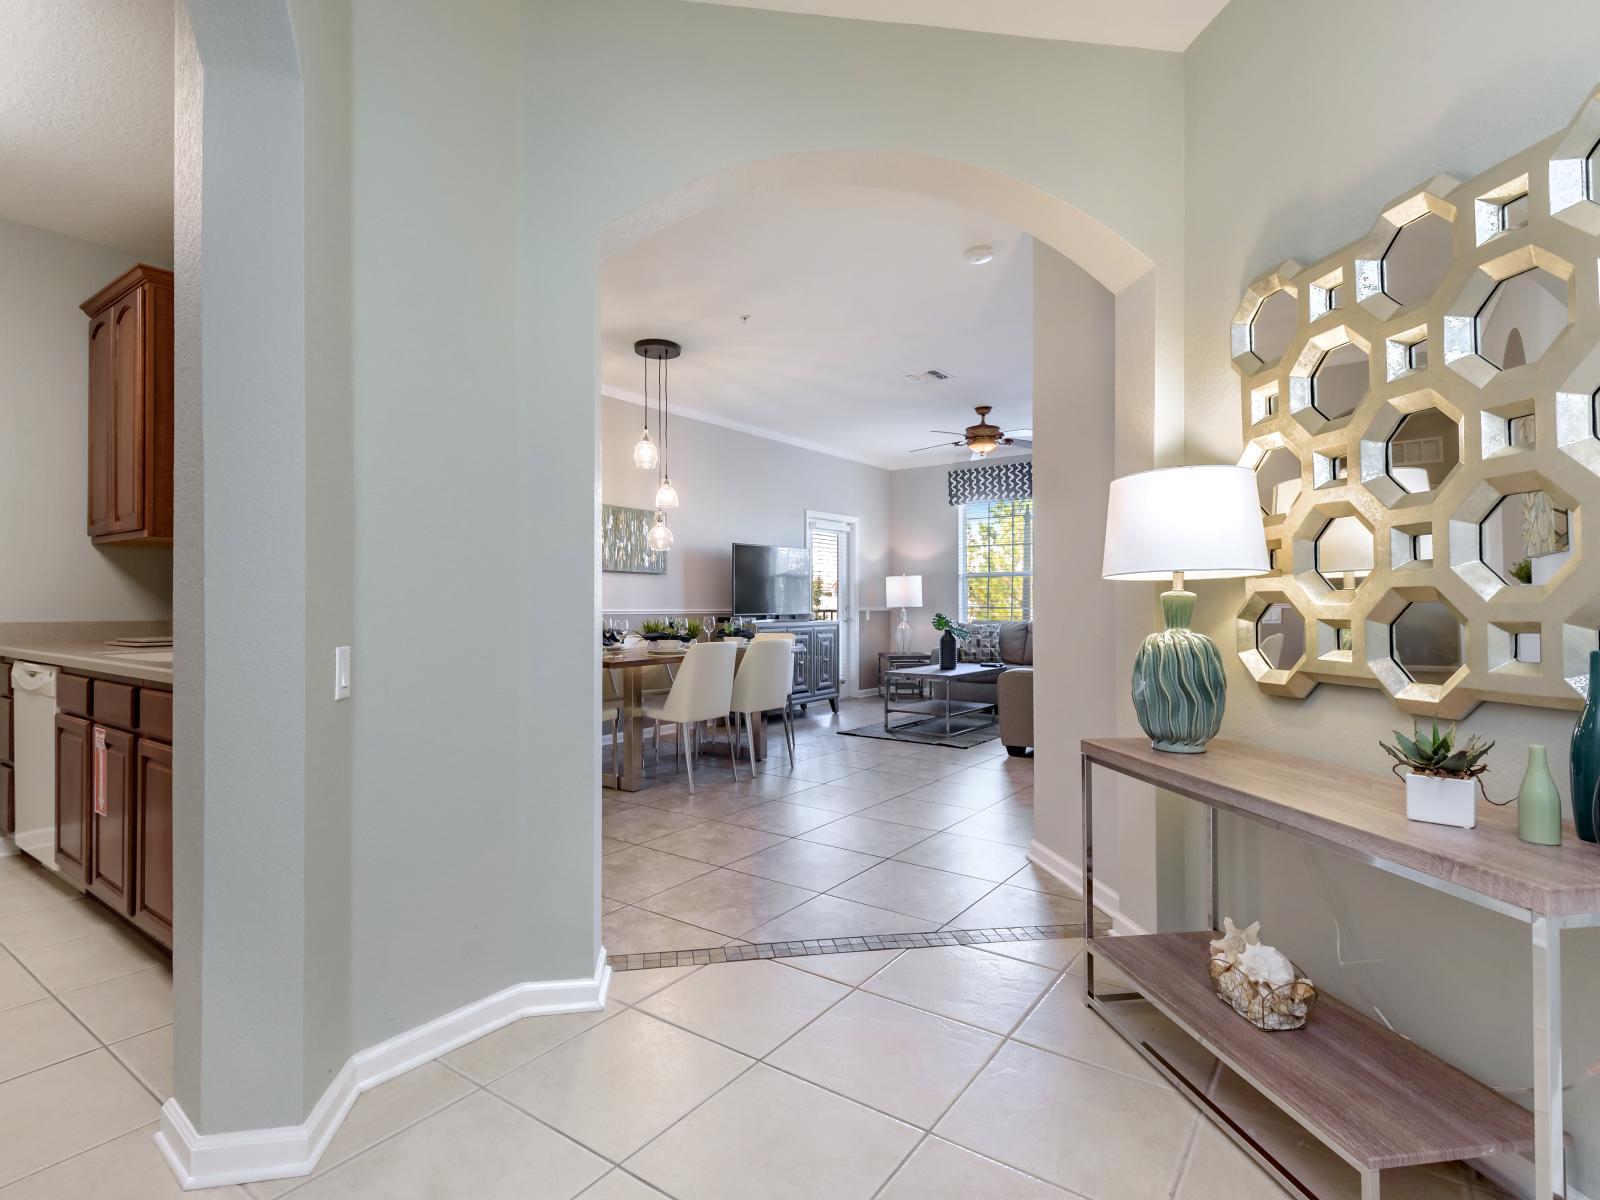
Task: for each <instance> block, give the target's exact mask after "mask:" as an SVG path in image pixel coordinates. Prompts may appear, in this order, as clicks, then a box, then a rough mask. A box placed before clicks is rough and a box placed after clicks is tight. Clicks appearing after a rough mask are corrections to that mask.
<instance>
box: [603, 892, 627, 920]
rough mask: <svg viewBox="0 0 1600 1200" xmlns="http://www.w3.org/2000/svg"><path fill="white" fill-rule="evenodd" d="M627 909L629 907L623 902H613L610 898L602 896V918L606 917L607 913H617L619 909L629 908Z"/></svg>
mask: <svg viewBox="0 0 1600 1200" xmlns="http://www.w3.org/2000/svg"><path fill="white" fill-rule="evenodd" d="M627 907H628V906H627V905H626V904H624V903H623V902H622V901H621V900H613V899H611V898H610V897H609V896H601V897H600V915H601V916H605V914H606V913H613V912H616V911H617V909H619V908H627Z"/></svg>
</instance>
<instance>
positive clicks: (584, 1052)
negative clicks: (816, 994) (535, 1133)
mask: <svg viewBox="0 0 1600 1200" xmlns="http://www.w3.org/2000/svg"><path fill="white" fill-rule="evenodd" d="M749 1065H750V1060H749V1059H748V1058H746V1057H744V1056H743V1055H742V1054H735V1053H734V1052H733V1051H732V1050H728V1049H726V1048H725V1047H722V1046H718V1045H716V1044H715V1043H713V1042H708V1041H706V1040H705V1039H704V1038H701V1037H696V1036H695V1035H694V1034H692V1033H687V1032H685V1031H684V1030H682V1029H677V1028H675V1027H674V1026H671V1025H668V1024H667V1023H666V1022H665V1021H658V1020H656V1019H655V1018H654V1017H651V1016H647V1015H645V1014H644V1013H641V1012H638V1011H637V1010H634V1009H630V1010H628V1011H627V1012H625V1013H622V1014H621V1015H620V1016H617V1017H614V1018H612V1019H611V1020H609V1021H606V1022H604V1023H603V1024H600V1025H597V1026H595V1027H594V1028H593V1029H591V1030H589V1031H588V1032H587V1033H584V1034H581V1035H579V1036H578V1037H576V1038H573V1039H572V1040H571V1041H570V1042H567V1043H566V1044H565V1045H563V1046H558V1047H557V1048H556V1049H554V1050H552V1051H550V1053H548V1054H546V1055H544V1056H543V1057H542V1058H538V1059H535V1060H534V1061H533V1062H531V1063H529V1064H528V1065H527V1066H525V1067H521V1068H519V1069H518V1070H516V1071H513V1072H512V1073H511V1074H510V1075H507V1076H506V1077H505V1078H503V1079H501V1080H499V1081H497V1082H496V1083H493V1084H491V1085H490V1088H491V1090H492V1091H494V1092H495V1093H497V1094H498V1095H501V1096H503V1097H505V1098H506V1099H507V1100H510V1101H511V1102H512V1103H513V1104H515V1105H516V1106H517V1107H518V1108H521V1109H522V1110H524V1111H525V1112H530V1113H532V1114H533V1115H534V1116H536V1117H538V1118H539V1119H540V1120H542V1121H545V1122H548V1123H549V1124H550V1125H552V1126H554V1127H555V1128H556V1129H558V1130H560V1131H561V1132H562V1133H565V1134H566V1135H567V1136H569V1137H572V1138H576V1139H577V1140H578V1141H580V1142H582V1143H583V1144H584V1145H586V1146H589V1147H591V1148H592V1149H594V1150H596V1151H598V1152H599V1153H600V1154H603V1155H605V1156H606V1157H607V1158H609V1159H612V1160H613V1161H620V1160H621V1159H623V1158H625V1157H626V1156H627V1155H629V1154H632V1153H633V1152H634V1151H635V1150H637V1149H638V1148H639V1147H640V1146H643V1145H644V1144H645V1143H646V1142H648V1141H649V1140H650V1139H651V1138H653V1137H655V1136H656V1135H657V1134H659V1133H660V1132H661V1131H662V1130H663V1129H665V1128H667V1126H669V1125H671V1124H672V1123H673V1122H674V1121H676V1120H678V1119H679V1118H680V1117H682V1116H683V1115H684V1114H685V1113H687V1112H689V1111H690V1110H691V1109H693V1108H694V1107H695V1106H696V1105H697V1104H699V1103H701V1102H702V1101H704V1100H705V1099H706V1098H707V1097H709V1096H710V1095H712V1093H714V1092H716V1091H717V1090H718V1089H719V1088H721V1087H723V1086H724V1085H726V1084H727V1083H728V1082H729V1081H731V1080H732V1079H733V1078H734V1077H735V1076H737V1075H738V1074H739V1073H740V1072H741V1071H743V1070H744V1069H745V1068H746V1067H747V1066H749Z"/></svg>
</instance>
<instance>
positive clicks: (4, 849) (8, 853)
mask: <svg viewBox="0 0 1600 1200" xmlns="http://www.w3.org/2000/svg"><path fill="white" fill-rule="evenodd" d="M21 853H22V851H21V850H20V849H18V848H17V844H16V843H15V842H14V841H12V840H11V839H10V838H8V837H0V858H13V857H15V856H16V855H18V854H21Z"/></svg>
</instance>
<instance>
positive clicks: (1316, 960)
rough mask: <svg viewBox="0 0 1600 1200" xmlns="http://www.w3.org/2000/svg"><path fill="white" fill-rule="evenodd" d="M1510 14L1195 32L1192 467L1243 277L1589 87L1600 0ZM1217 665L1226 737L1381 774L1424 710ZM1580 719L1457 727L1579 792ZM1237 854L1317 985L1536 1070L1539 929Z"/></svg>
mask: <svg viewBox="0 0 1600 1200" xmlns="http://www.w3.org/2000/svg"><path fill="white" fill-rule="evenodd" d="M1506 20H1507V18H1506V13H1505V10H1504V9H1503V7H1501V6H1498V5H1496V4H1493V3H1490V2H1489V0H1410V2H1409V3H1406V4H1393V3H1385V2H1383V0H1352V2H1351V3H1346V4H1340V5H1336V6H1329V5H1326V4H1318V3H1313V2H1312V0H1233V3H1232V4H1230V5H1229V6H1228V7H1227V8H1226V9H1224V10H1223V12H1222V14H1221V15H1220V16H1219V17H1218V18H1217V19H1216V21H1214V22H1213V23H1212V25H1211V26H1210V27H1209V28H1208V29H1207V30H1206V31H1205V32H1204V33H1203V34H1201V35H1200V37H1199V39H1198V40H1197V41H1196V42H1195V44H1194V46H1193V47H1192V48H1191V50H1190V52H1189V53H1188V55H1187V56H1186V60H1185V61H1186V65H1187V68H1188V147H1187V164H1188V165H1187V171H1186V186H1187V197H1188V201H1187V230H1188V236H1187V245H1188V270H1187V276H1186V277H1187V279H1188V291H1187V303H1186V309H1187V345H1188V369H1187V372H1186V378H1187V391H1188V420H1187V429H1188V452H1189V459H1190V461H1193V462H1219V461H1229V462H1231V461H1233V460H1234V458H1235V456H1236V455H1237V454H1238V453H1239V450H1240V448H1241V445H1242V435H1241V432H1240V427H1239V403H1238V389H1237V382H1236V377H1235V376H1234V374H1233V372H1232V370H1231V369H1230V367H1229V363H1228V323H1229V321H1230V319H1231V317H1232V315H1233V311H1234V309H1235V308H1236V307H1237V305H1238V302H1239V297H1240V295H1241V294H1242V292H1243V290H1244V288H1245V286H1246V285H1247V284H1248V283H1249V282H1250V280H1252V279H1254V278H1255V277H1256V276H1258V275H1259V274H1261V273H1262V272H1263V271H1266V270H1270V269H1271V268H1272V267H1274V266H1276V265H1277V264H1278V263H1279V262H1281V261H1282V260H1283V259H1285V258H1288V257H1295V258H1298V259H1299V260H1300V261H1302V262H1307V261H1311V260H1313V259H1316V258H1318V257H1319V256H1321V255H1324V254H1326V253H1329V252H1331V251H1333V250H1336V249H1338V247H1340V246H1342V245H1345V244H1346V243H1348V242H1350V241H1352V240H1354V239H1355V238H1357V237H1359V236H1360V235H1362V234H1364V233H1365V232H1366V231H1367V230H1368V229H1370V228H1371V226H1372V223H1373V221H1374V220H1375V219H1376V217H1377V214H1378V212H1379V210H1380V209H1381V208H1382V206H1383V205H1384V204H1385V203H1386V202H1387V201H1389V200H1390V199H1392V198H1393V197H1394V196H1396V195H1397V194H1399V193H1400V192H1401V191H1403V190H1404V189H1406V188H1408V187H1410V186H1412V185H1414V184H1416V183H1419V182H1421V181H1423V180H1424V179H1427V178H1428V177H1430V176H1432V175H1434V174H1436V173H1438V172H1441V171H1444V172H1449V173H1452V174H1455V175H1456V176H1457V177H1459V178H1466V177H1469V176H1471V175H1473V174H1476V173H1477V172H1479V171H1481V170H1484V169H1485V168H1487V167H1489V166H1491V165H1492V164H1494V163H1495V162H1497V161H1499V160H1500V159H1502V158H1504V157H1506V156H1507V155H1509V154H1511V153H1513V152H1515V151H1517V150H1520V149H1522V148H1523V147H1525V146H1528V145H1531V144H1532V143H1534V142H1537V141H1540V140H1541V139H1543V138H1545V137H1547V136H1549V135H1550V134H1551V133H1554V132H1555V131H1556V130H1558V129H1560V128H1561V127H1562V126H1563V125H1564V124H1565V123H1566V122H1567V120H1568V119H1569V118H1570V117H1571V115H1572V113H1573V112H1574V111H1575V110H1576V108H1577V106H1578V105H1579V103H1580V102H1581V101H1582V100H1583V99H1584V97H1585V96H1586V95H1587V94H1588V92H1589V89H1590V88H1592V87H1593V86H1594V84H1595V82H1596V78H1597V68H1596V63H1597V62H1600V8H1596V6H1595V5H1593V4H1592V3H1587V2H1585V0H1533V2H1531V3H1529V4H1526V5H1522V6H1520V7H1519V8H1518V10H1517V13H1516V18H1515V22H1514V25H1511V26H1508V25H1507V23H1506ZM1310 30H1315V34H1314V35H1310V34H1308V31H1310ZM1264 70H1266V71H1272V72H1280V73H1281V74H1279V75H1274V76H1272V77H1273V78H1278V79H1281V80H1282V81H1283V82H1282V83H1281V86H1282V87H1285V88H1289V89H1291V90H1292V93H1293V94H1292V100H1291V102H1284V98H1283V97H1282V96H1281V95H1278V94H1276V91H1275V89H1276V88H1277V87H1278V86H1280V85H1278V84H1270V85H1269V84H1267V83H1266V82H1265V81H1266V80H1267V79H1268V78H1269V76H1268V75H1264V74H1263V71H1264ZM1307 80H1322V81H1330V86H1327V87H1308V86H1302V84H1303V82H1304V81H1307ZM1203 587H1204V591H1203V593H1202V600H1201V606H1200V612H1199V620H1198V621H1197V624H1200V625H1201V626H1202V627H1203V628H1205V629H1207V631H1208V632H1210V633H1211V635H1212V636H1213V637H1215V638H1216V639H1217V640H1218V641H1219V643H1221V644H1223V645H1231V644H1232V641H1233V634H1232V626H1231V622H1232V618H1233V615H1234V612H1235V611H1236V609H1237V606H1238V603H1239V600H1240V595H1241V589H1240V588H1239V587H1238V586H1237V585H1203ZM1224 657H1225V659H1227V660H1228V662H1229V696H1228V705H1229V707H1228V716H1227V720H1226V724H1225V730H1224V731H1225V732H1226V733H1229V734H1232V735H1234V736H1243V737H1248V738H1252V739H1254V740H1256V741H1259V742H1262V743H1264V744H1266V745H1270V746H1278V747H1282V748H1285V749H1290V750H1292V751H1294V752H1295V753H1299V754H1308V755H1311V756H1314V757H1319V758H1325V759H1328V760H1330V761H1335V762H1341V763H1345V764H1348V765H1352V766H1358V767H1362V768H1364V769H1367V770H1372V771H1382V770H1383V769H1384V768H1385V759H1384V757H1383V755H1382V752H1381V751H1379V750H1378V747H1377V739H1378V738H1379V737H1380V736H1382V735H1385V734H1387V732H1388V731H1389V730H1390V729H1391V728H1392V727H1394V726H1395V725H1402V726H1404V725H1407V724H1409V722H1408V720H1407V719H1406V718H1405V717H1403V716H1402V715H1401V714H1400V713H1399V712H1398V711H1396V709H1395V708H1394V706H1393V705H1392V704H1391V703H1390V702H1389V701H1388V699H1387V698H1385V697H1384V696H1382V695H1380V694H1377V693H1374V692H1371V691H1367V690H1363V689H1354V688H1345V687H1333V686H1329V685H1326V684H1325V685H1323V686H1322V687H1319V688H1318V689H1317V690H1316V691H1315V692H1313V693H1312V695H1311V696H1310V697H1309V698H1308V699H1306V700H1304V701H1299V702H1296V701H1290V700H1282V699H1277V698H1274V697H1269V696H1265V695H1263V694H1262V693H1260V692H1259V691H1258V690H1257V689H1256V688H1255V687H1254V686H1253V685H1252V683H1251V681H1250V678H1249V676H1248V675H1246V674H1245V673H1244V672H1243V671H1242V670H1241V669H1240V668H1239V666H1238V664H1237V662H1236V660H1235V659H1234V656H1232V655H1226V654H1225V655H1224ZM1571 726H1572V717H1571V715H1570V714H1565V713H1552V712H1545V711H1541V710H1538V709H1532V708H1520V707H1515V706H1510V705H1500V704H1490V705H1484V706H1483V707H1481V708H1479V709H1478V710H1477V711H1476V712H1475V713H1473V714H1472V716H1471V717H1470V718H1468V719H1467V720H1466V721H1464V722H1462V723H1461V728H1462V731H1463V733H1467V732H1474V733H1480V734H1483V735H1485V736H1486V737H1490V738H1494V739H1496V741H1497V743H1498V744H1497V747H1496V749H1495V751H1494V752H1493V754H1492V755H1491V757H1490V764H1491V767H1492V773H1491V774H1490V775H1489V776H1488V781H1489V787H1490V791H1491V793H1493V794H1494V795H1496V796H1501V797H1503V796H1507V795H1510V794H1512V793H1513V792H1514V791H1515V790H1516V787H1517V783H1518V780H1520V778H1521V775H1522V770H1523V766H1524V763H1525V760H1526V754H1527V746H1528V744H1529V743H1530V742H1539V743H1543V744H1544V745H1546V746H1548V747H1549V750H1550V760H1551V766H1552V769H1553V770H1554V772H1555V774H1556V777H1557V780H1558V782H1559V783H1560V785H1561V786H1562V788H1563V790H1565V787H1566V772H1567V767H1566V753H1565V749H1566V745H1567V742H1568V737H1569V734H1570V730H1571ZM1229 851H1230V852H1229V857H1228V866H1227V869H1226V871H1225V877H1228V878H1231V879H1234V880H1237V881H1239V882H1238V883H1236V885H1235V886H1234V887H1233V889H1232V890H1231V900H1230V904H1229V908H1230V909H1231V911H1232V912H1233V915H1235V916H1241V917H1243V918H1245V919H1254V918H1256V917H1261V918H1263V921H1264V926H1265V929H1264V932H1265V933H1266V934H1267V935H1269V936H1271V938H1272V940H1273V941H1274V942H1276V943H1277V944H1278V945H1280V946H1282V947H1284V948H1285V949H1286V950H1288V951H1289V952H1290V953H1291V954H1292V955H1293V956H1294V957H1295V958H1296V959H1297V960H1298V961H1299V962H1300V963H1301V964H1302V965H1303V966H1305V967H1306V968H1307V970H1308V971H1309V972H1310V973H1311V975H1312V977H1313V978H1315V979H1316V980H1317V981H1318V982H1319V983H1320V984H1323V985H1324V986H1327V987H1328V988H1330V990H1332V991H1333V992H1334V993H1336V994H1338V995H1339V996H1341V997H1342V998H1343V999H1346V1000H1349V1001H1352V1002H1355V1003H1358V1004H1361V1005H1363V1006H1365V1007H1366V1008H1367V1009H1368V1010H1369V1011H1380V1010H1381V1012H1382V1014H1383V1016H1384V1017H1385V1018H1386V1019H1387V1020H1389V1021H1391V1022H1393V1023H1394V1025H1395V1026H1396V1027H1397V1028H1399V1029H1400V1030H1401V1031H1402V1032H1404V1033H1406V1034H1407V1035H1409V1036H1411V1037H1414V1038H1416V1039H1417V1040H1418V1041H1419V1042H1421V1043H1422V1044H1424V1045H1426V1046H1428V1047H1430V1048H1431V1049H1434V1050H1436V1051H1439V1052H1440V1053H1442V1054H1444V1055H1445V1056H1446V1057H1447V1058H1450V1059H1451V1060H1453V1061H1455V1062H1457V1063H1459V1064H1460V1065H1461V1066H1463V1067H1465V1068H1466V1069H1467V1070H1469V1071H1471V1072H1473V1073H1474V1074H1476V1075H1478V1076H1479V1077H1480V1078H1483V1079H1485V1080H1488V1081H1489V1082H1491V1083H1493V1084H1495V1085H1497V1086H1502V1087H1506V1088H1510V1089H1516V1088H1525V1087H1527V1086H1528V1085H1529V1083H1530V1082H1531V1066H1530V1064H1531V1050H1532V1047H1531V1042H1532V1038H1531V1030H1530V1027H1529V1017H1528V1014H1529V1003H1530V1001H1529V996H1530V982H1529V971H1528V949H1527V934H1526V929H1525V928H1524V927H1522V926H1519V925H1516V924H1514V923H1512V922H1509V921H1506V920H1502V919H1500V918H1496V917H1491V916H1486V915H1481V914H1479V913H1477V912H1476V911H1475V910H1471V909H1469V908H1467V907H1466V906H1464V905H1461V904H1459V903H1454V902H1447V901H1444V900H1442V899H1440V898H1437V897H1436V896H1434V895H1433V894H1432V893H1429V892H1426V891H1424V890H1422V889H1420V888H1417V887H1414V886H1412V885H1409V884H1405V883H1402V882H1399V881H1396V880H1391V879H1389V878H1387V877H1385V876H1382V875H1379V874H1377V873H1376V872H1373V871H1371V870H1368V869H1364V868H1362V867H1359V866H1356V865H1353V864H1351V863H1348V862H1344V861H1341V860H1337V859H1334V858H1332V857H1330V856H1326V855H1321V854H1309V853H1308V852H1306V851H1305V850H1304V849H1303V848H1302V847H1301V846H1300V845H1299V844H1298V843H1295V842H1293V841H1290V840H1287V839H1284V838H1281V837H1277V836H1274V835H1270V834H1267V833H1262V832H1256V831H1246V830H1237V831H1234V834H1233V840H1232V843H1231V845H1230V847H1229ZM1336 937H1342V948H1341V947H1340V945H1339V944H1338V943H1336ZM1568 945H1569V952H1570V957H1569V960H1568V987H1569V990H1568V994H1567V998H1568V1002H1569V1005H1571V1007H1569V1009H1568V1013H1569V1018H1570V1016H1572V1015H1576V1014H1579V1013H1582V1012H1584V1011H1585V1006H1584V997H1593V996H1594V995H1595V994H1596V993H1597V989H1600V934H1596V933H1584V934H1576V935H1568ZM1341 955H1342V959H1343V961H1344V962H1347V963H1352V964H1354V963H1357V962H1359V963H1361V964H1362V965H1350V966H1344V965H1341ZM1443 997H1448V1003H1442V1002H1441V998H1443ZM1567 1045H1568V1048H1569V1057H1568V1061H1567V1064H1566V1065H1567V1078H1568V1079H1572V1080H1578V1079H1581V1078H1582V1076H1583V1072H1584V1071H1585V1070H1586V1069H1587V1068H1588V1067H1589V1066H1590V1064H1591V1063H1594V1062H1596V1061H1597V1060H1600V1029H1597V1028H1596V1027H1595V1026H1594V1024H1593V1022H1591V1021H1586V1020H1585V1019H1584V1018H1583V1017H1582V1016H1578V1017H1577V1019H1576V1020H1570V1019H1569V1025H1568V1041H1567ZM1522 1098H1523V1099H1524V1100H1526V1098H1527V1097H1526V1095H1525V1094H1524V1095H1522ZM1569 1104H1570V1107H1569V1109H1568V1128H1569V1129H1571V1130H1573V1131H1574V1132H1575V1133H1577V1134H1578V1137H1579V1144H1578V1147H1577V1150H1576V1152H1575V1154H1574V1156H1573V1177H1572V1178H1573V1183H1574V1184H1575V1185H1576V1186H1578V1187H1579V1188H1581V1189H1582V1190H1583V1191H1584V1192H1585V1193H1586V1194H1588V1195H1591V1196H1595V1195H1600V1079H1595V1078H1589V1079H1587V1080H1583V1081H1582V1082H1579V1083H1577V1084H1576V1085H1575V1086H1574V1088H1573V1090H1572V1092H1570V1093H1569Z"/></svg>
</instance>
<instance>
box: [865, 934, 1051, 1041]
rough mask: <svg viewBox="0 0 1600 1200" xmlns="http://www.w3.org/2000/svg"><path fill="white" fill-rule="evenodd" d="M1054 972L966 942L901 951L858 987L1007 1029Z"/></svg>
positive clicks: (973, 1022)
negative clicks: (956, 944) (895, 957)
mask: <svg viewBox="0 0 1600 1200" xmlns="http://www.w3.org/2000/svg"><path fill="white" fill-rule="evenodd" d="M1055 978H1056V976H1055V972H1053V971H1049V970H1046V969H1045V968H1043V967H1036V966H1034V965H1033V964H1032V963H1025V962H1018V961H1016V960H1015V959H1010V958H1001V957H1000V956H999V955H997V954H986V953H984V952H983V951H982V950H974V949H973V948H971V947H970V946H941V947H938V948H936V949H931V950H907V951H906V952H905V953H904V954H902V955H901V956H900V957H899V958H897V959H895V961H894V962H892V963H890V964H889V965H888V966H887V967H885V968H884V969H883V970H882V971H880V972H878V974H876V975H874V976H873V977H872V978H871V979H870V980H868V981H867V983H866V984H864V985H863V986H864V987H865V988H866V990H867V991H869V992H873V993H875V994H877V995H879V996H887V997H888V998H889V999H891V1000H899V1001H901V1002H902V1003H905V1004H910V1005H913V1006H915V1007H917V1008H922V1009H926V1010H927V1011H929V1012H933V1013H938V1014H939V1015H940V1016H944V1017H951V1018H953V1019H955V1020H957V1021H965V1022H967V1023H968V1024H969V1025H977V1026H979V1027H980V1028H982V1029H987V1030H989V1031H991V1032H993V1033H1008V1032H1010V1030H1011V1028H1012V1027H1013V1026H1014V1025H1015V1024H1016V1023H1017V1022H1018V1021H1020V1020H1021V1019H1022V1017H1023V1015H1024V1014H1025V1013H1026V1012H1027V1011H1028V1007H1029V1006H1030V1005H1031V1004H1033V1002H1034V1001H1035V1000H1037V999H1038V998H1039V997H1040V996H1042V995H1043V994H1044V990H1045V989H1046V988H1047V987H1049V986H1050V984H1051V983H1053V982H1054V981H1055Z"/></svg>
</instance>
